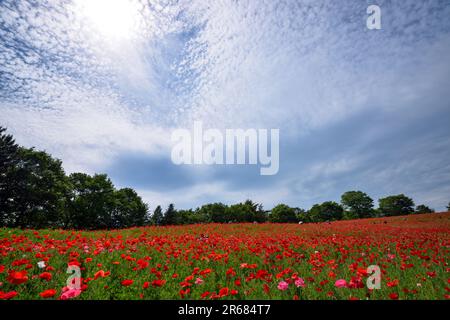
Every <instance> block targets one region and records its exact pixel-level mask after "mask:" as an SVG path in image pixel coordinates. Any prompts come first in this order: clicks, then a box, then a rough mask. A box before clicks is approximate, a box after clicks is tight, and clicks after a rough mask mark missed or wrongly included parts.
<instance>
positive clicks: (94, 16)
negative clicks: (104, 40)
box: [75, 0, 140, 40]
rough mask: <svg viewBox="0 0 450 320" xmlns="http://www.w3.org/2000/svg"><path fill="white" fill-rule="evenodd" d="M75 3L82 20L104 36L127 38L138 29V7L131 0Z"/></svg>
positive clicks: (79, 0) (89, 0)
mask: <svg viewBox="0 0 450 320" xmlns="http://www.w3.org/2000/svg"><path fill="white" fill-rule="evenodd" d="M75 4H76V11H77V13H78V14H79V15H80V17H81V18H82V19H83V21H84V22H86V23H88V24H89V26H91V27H92V28H93V29H94V30H95V31H97V32H99V33H100V34H101V35H102V36H104V37H108V38H111V39H115V40H121V39H127V38H131V37H132V36H133V35H134V34H135V33H136V32H138V31H139V30H138V28H139V19H140V15H139V8H138V7H137V5H136V2H134V1H132V0H76V1H75Z"/></svg>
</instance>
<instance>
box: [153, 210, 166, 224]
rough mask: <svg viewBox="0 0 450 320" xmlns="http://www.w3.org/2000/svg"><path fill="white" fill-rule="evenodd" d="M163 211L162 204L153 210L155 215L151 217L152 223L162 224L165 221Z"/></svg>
mask: <svg viewBox="0 0 450 320" xmlns="http://www.w3.org/2000/svg"><path fill="white" fill-rule="evenodd" d="M163 218H164V216H163V213H162V208H161V206H157V207H156V208H155V210H154V211H153V215H152V217H151V218H150V221H151V224H153V225H155V226H160V225H161V224H162V223H163Z"/></svg>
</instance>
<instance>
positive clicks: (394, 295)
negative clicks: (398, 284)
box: [389, 293, 398, 300]
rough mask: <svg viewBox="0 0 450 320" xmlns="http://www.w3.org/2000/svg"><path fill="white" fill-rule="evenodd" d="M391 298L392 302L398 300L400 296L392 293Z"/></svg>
mask: <svg viewBox="0 0 450 320" xmlns="http://www.w3.org/2000/svg"><path fill="white" fill-rule="evenodd" d="M389 298H391V300H398V294H397V293H391V294H389Z"/></svg>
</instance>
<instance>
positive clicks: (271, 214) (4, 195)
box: [0, 127, 450, 230]
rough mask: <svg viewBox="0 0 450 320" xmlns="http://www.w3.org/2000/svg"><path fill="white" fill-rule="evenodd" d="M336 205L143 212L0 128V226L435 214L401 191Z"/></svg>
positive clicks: (136, 201) (103, 179)
mask: <svg viewBox="0 0 450 320" xmlns="http://www.w3.org/2000/svg"><path fill="white" fill-rule="evenodd" d="M341 205H342V206H341ZM341 205H340V204H338V203H336V202H333V201H326V202H323V203H321V204H315V205H313V206H312V208H311V209H310V210H309V211H305V210H303V209H301V208H296V207H290V206H288V205H286V204H282V203H281V204H278V205H276V206H275V207H274V208H273V209H272V210H271V211H265V210H264V209H263V207H262V205H261V204H258V203H255V202H253V201H251V200H246V201H244V202H240V203H236V204H231V205H226V204H223V203H220V202H216V203H209V204H205V205H202V206H201V207H199V208H196V209H195V210H193V209H185V210H177V209H175V206H174V205H173V204H170V205H169V206H168V207H167V209H166V210H165V211H164V212H163V209H162V208H161V206H157V207H156V208H155V210H154V211H153V214H152V215H151V216H148V214H149V209H148V205H147V204H146V203H144V202H143V200H142V199H141V197H139V195H138V194H137V193H136V192H135V191H134V190H133V189H131V188H123V189H116V188H115V187H114V185H113V183H112V181H111V180H110V179H109V178H108V176H107V175H106V174H94V175H88V174H85V173H79V172H76V173H72V174H70V175H66V174H65V172H64V170H63V168H62V163H61V161H60V160H58V159H54V158H53V157H52V156H51V155H49V154H48V153H46V152H44V151H37V150H35V149H33V148H31V149H29V148H24V147H20V146H19V145H17V144H16V142H15V141H14V138H13V136H12V135H10V134H6V129H4V128H3V127H0V227H16V228H36V229H37V228H72V229H88V230H93V229H112V228H115V229H118V228H128V227H134V226H144V225H157V226H159V225H179V224H192V223H209V222H214V223H230V222H259V223H261V222H267V221H270V222H276V223H297V222H299V221H301V222H303V223H308V222H313V223H314V222H323V221H333V220H341V219H359V218H367V217H372V216H395V215H404V214H410V213H414V212H415V213H432V212H434V210H433V209H430V208H429V207H427V206H426V205H423V204H421V205H418V206H417V207H416V208H415V209H414V202H413V200H412V199H411V198H408V197H407V196H405V195H403V194H399V195H395V196H389V197H386V198H382V199H379V208H377V209H374V208H373V200H372V199H371V198H370V197H369V196H368V195H367V194H366V193H364V192H362V191H348V192H345V193H344V194H343V195H342V196H341ZM447 209H448V210H450V203H449V205H448V207H447Z"/></svg>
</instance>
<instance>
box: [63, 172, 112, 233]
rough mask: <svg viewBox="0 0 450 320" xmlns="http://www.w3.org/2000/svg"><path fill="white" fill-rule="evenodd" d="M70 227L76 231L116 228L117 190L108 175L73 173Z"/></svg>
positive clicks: (69, 206)
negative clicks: (114, 215) (114, 214)
mask: <svg viewBox="0 0 450 320" xmlns="http://www.w3.org/2000/svg"><path fill="white" fill-rule="evenodd" d="M69 181H70V183H71V186H72V193H71V196H70V203H69V205H68V210H69V219H68V220H69V221H68V225H69V226H70V227H72V228H76V229H105V228H114V226H115V225H114V219H113V212H114V208H115V204H116V199H115V196H116V194H115V189H114V186H113V184H112V182H111V180H110V179H109V178H108V176H107V175H106V174H95V175H93V176H90V175H88V174H85V173H72V174H71V175H70V176H69Z"/></svg>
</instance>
